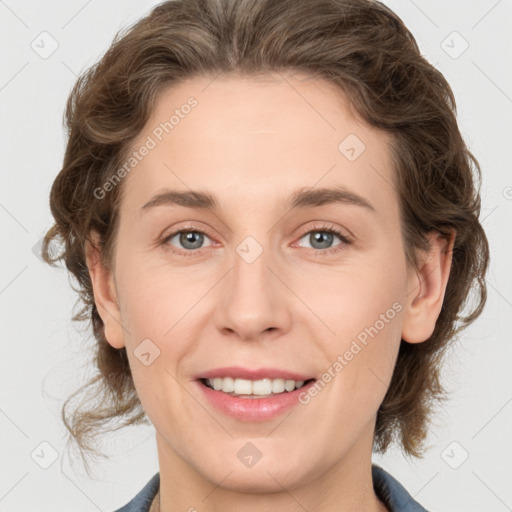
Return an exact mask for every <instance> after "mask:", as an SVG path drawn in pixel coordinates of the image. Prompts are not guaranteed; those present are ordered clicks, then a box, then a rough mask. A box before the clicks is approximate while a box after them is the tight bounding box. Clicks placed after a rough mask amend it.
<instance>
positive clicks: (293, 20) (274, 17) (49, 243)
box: [43, 0, 489, 465]
mask: <svg viewBox="0 0 512 512" xmlns="http://www.w3.org/2000/svg"><path fill="white" fill-rule="evenodd" d="M289 70H294V71H302V72H306V73H307V74H308V75H310V76H312V77H318V78H322V79H326V80H328V81H330V82H332V83H334V84H336V85H337V86H338V87H339V89H340V90H342V91H343V92H344V93H345V94H346V95H347V96H348V98H349V99H350V101H351V104H352V105H353V107H354V108H355V110H356V111H357V113H358V114H359V115H360V116H361V117H362V118H363V119H364V120H365V121H366V122H367V123H369V124H370V125H372V126H375V127H377V128H379V129H381V130H384V131H385V132H387V133H389V134H390V135H391V136H392V145H391V147H390V151H391V155H392V158H393V162H394V167H395V173H396V178H397V179H396V182H397V191H398V194H399V199H400V214H401V223H402V224H401V228H402V233H403V239H404V244H405V247H406V255H407V261H408V263H409V264H410V265H416V264H417V262H416V260H415V256H414V254H415V249H416V248H423V249H425V248H426V247H427V246H426V237H425V235H426V234H427V233H429V232H430V231H432V230H436V231H438V232H440V233H442V234H444V235H446V236H448V235H449V234H450V232H452V231H455V233H456V237H455V244H454V246H453V254H452V256H453V260H452V267H451V273H450V277H449V281H448V284H447V289H446V294H445V298H444V302H443V306H442V310H441V313H440V315H439V318H438V320H437V323H436V325H435V329H434V332H433V334H432V336H431V337H430V338H429V339H428V341H426V342H424V343H418V344H410V343H406V342H404V341H403V340H402V342H401V346H400V350H399V354H398V359H397V362H396V367H395V370H394V373H393V377H392V380H391V384H390V387H389V389H388V391H387V394H386V396H385V398H384V401H383V402H382V405H381V406H380V408H379V411H378V415H377V422H376V429H375V437H374V450H375V451H377V452H381V453H382V452H384V451H385V450H386V449H387V447H388V446H389V445H390V443H391V442H394V441H397V442H398V443H399V444H400V445H401V447H402V449H403V450H404V452H405V453H406V454H407V455H411V456H416V457H420V456H421V455H422V453H423V451H424V441H425V438H426V435H427V432H428V424H429V417H430V415H431V413H432V411H433V406H434V404H435V403H436V402H437V401H441V400H444V399H445V398H446V392H445V390H444V389H443V387H442V385H441V383H440V373H439V372H440V363H441V359H442V356H443V354H444V351H445V349H446V347H447V345H448V344H449V343H450V341H452V340H454V339H455V335H456V334H457V333H459V331H460V330H461V329H463V328H465V327H466V326H467V325H469V324H470V323H471V322H472V321H473V320H474V319H475V318H476V317H477V316H478V315H479V314H480V313H481V311H482V309H483V307H484V304H485V301H486V296H487V294H486V284H485V273H486V271H487V267H488V263H489V247H488V242H487V238H486V236H485V233H484V230H483V228H482V226H481V224H480V222H479V220H478V218H479V215H480V195H479V188H480V180H481V170H480V166H479V164H478V161H477V160H476V159H475V157H474V156H473V155H472V153H471V152H470V151H469V150H468V149H467V147H466V145H465V142H464V140H463V138H462V135H461V133H460V132H459V129H458V126H457V121H456V104H455V98H454V95H453V92H452V90H451V88H450V86H449V84H448V83H447V81H446V79H445V78H444V76H443V75H442V74H441V73H440V72H439V71H438V70H437V69H436V68H434V67H433V66H432V65H431V64H430V63H428V62H427V61H426V59H425V58H424V57H422V55H421V54H420V50H419V48H418V45H417V43H416V41H415V39H414V37H413V35H412V34H411V33H410V31H409V30H408V29H407V28H406V27H405V25H404V23H403V22H402V20H401V19H400V18H399V17H398V16H397V15H396V14H394V13H393V12H392V11H391V10H390V9H389V8H388V7H386V6H385V5H383V4H382V3H380V2H378V1H373V0H279V1H276V0H171V1H167V2H164V3H162V4H160V5H158V6H156V7H155V8H154V9H153V10H152V11H151V12H150V14H149V15H147V16H146V17H144V18H143V19H141V20H140V21H138V22H137V23H135V24H134V25H133V26H131V27H129V28H127V29H125V30H124V31H121V32H119V33H118V34H116V36H115V38H114V40H113V42H112V44H111V46H110V48H109V49H108V51H107V52H106V53H105V55H104V56H103V57H102V58H101V60H100V61H99V62H97V63H96V64H95V65H94V66H92V67H91V68H89V69H88V70H86V71H85V72H84V73H83V74H82V75H81V76H80V77H79V78H78V80H77V82H76V84H75V86H74V88H73V90H72V92H71V94H70V97H69V99H68V102H67V109H66V114H65V123H66V128H67V135H68V142H67V148H66V152H65V156H64V161H63V167H62V169H61V171H60V173H59V174H58V176H57V177H56V179H55V182H54V183H53V186H52V189H51V195H50V207H51V211H52V214H53V217H54V218H55V224H54V225H53V226H52V227H51V228H50V229H49V230H48V232H47V233H46V235H45V238H44V243H43V256H44V258H45V260H46V261H47V262H48V263H50V264H52V265H54V264H55V262H56V261H58V260H64V262H65V264H66V267H67V269H68V270H69V272H70V273H71V274H72V275H73V276H74V278H76V280H77V281H78V287H76V288H75V289H76V291H77V292H78V294H79V299H78V301H77V305H81V308H80V310H79V311H78V313H75V314H74V316H73V320H80V321H89V320H90V321H91V324H92V330H93V334H94V365H95V368H97V370H98V373H97V375H96V376H94V378H93V379H92V380H90V381H89V382H88V383H87V384H86V385H85V386H84V387H82V388H80V389H78V390H77V391H76V392H75V393H73V394H72V395H71V396H70V397H69V398H68V399H67V400H66V401H65V403H64V405H63V407H62V418H63V421H64V424H65V425H66V427H67V429H68V430H69V432H70V434H71V436H72V438H73V439H74V440H75V441H76V443H77V444H78V446H79V448H80V453H81V455H82V457H83V456H84V453H85V452H87V455H92V456H95V455H101V456H103V455H102V454H100V453H98V452H97V451H96V450H95V448H94V444H95V443H94V442H93V440H94V439H95V438H96V437H97V436H98V435H99V434H100V429H101V428H103V429H104V431H112V430H114V429H113V428H112V427H109V424H110V422H111V421H112V420H114V419H121V420H122V421H121V424H120V425H119V426H118V427H117V428H116V429H115V430H117V429H118V428H121V427H124V426H127V425H135V424H140V423H149V421H148V419H147V416H146V415H145V412H144V410H143V409H142V406H141V403H140V401H139V398H138V395H137V392H136V389H135V387H134V383H133V379H132V375H131V371H130V367H129V364H128V359H127V355H126V349H125V348H122V349H119V350H118V349H115V348H113V347H112V346H111V345H110V344H109V343H108V342H107V341H106V339H105V336H104V327H103V322H102V320H101V318H100V316H99V314H98V311H97V309H96V306H95V303H94V298H93V290H92V285H91V280H90V277H89V272H88V269H87V266H86V260H85V253H84V247H85V241H86V240H90V234H91V231H92V230H94V231H96V232H97V233H98V234H99V235H100V242H99V246H100V249H101V257H102V261H103V263H104V264H105V265H106V266H107V267H110V262H111V261H112V254H113V250H114V246H115V239H116V230H117V226H118V207H119V201H120V193H121V190H122V183H121V184H120V185H119V186H117V187H115V188H114V189H113V190H112V191H111V192H110V193H109V194H107V195H106V197H104V198H102V199H99V198H97V197H96V195H95V194H94V190H95V189H97V188H98V187H101V185H102V184H104V183H106V182H107V181H109V179H111V178H112V176H113V175H114V174H115V172H116V169H118V168H119V166H120V165H121V163H122V162H123V161H124V159H125V155H126V154H127V151H128V149H129V148H130V143H131V142H132V141H133V140H134V139H135V137H136V136H137V135H138V134H139V132H140V130H141V129H142V127H143V126H144V125H145V123H146V121H147V119H148V117H149V116H150V114H151V112H152V109H153V107H154V105H155V101H156V98H157V96H158V93H159V92H160V91H162V90H163V89H164V88H166V87H169V86H172V85H173V84H174V85H175V84H178V83H179V82H181V81H183V80H185V79H188V78H191V77H194V76H212V77H215V76H217V75H219V74H224V75H228V74H240V75H244V76H254V75H256V74H265V73H270V72H276V71H277V72H279V71H289ZM477 179H478V183H477ZM53 242H59V251H57V252H54V251H53V250H52V249H51V248H52V247H53ZM473 292H475V293H474V298H475V301H474V303H473V304H469V302H471V301H470V300H469V299H470V295H472V294H473ZM471 306H472V307H471ZM463 313H465V314H463ZM77 396H83V397H84V398H83V400H82V401H81V403H80V404H79V405H77V406H75V407H72V410H71V414H68V407H69V406H70V404H71V403H72V399H74V398H76V397H77ZM69 440H71V439H68V442H69ZM84 462H86V460H85V458H84ZM86 465H87V462H86Z"/></svg>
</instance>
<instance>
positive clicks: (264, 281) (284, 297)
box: [215, 239, 293, 341]
mask: <svg viewBox="0 0 512 512" xmlns="http://www.w3.org/2000/svg"><path fill="white" fill-rule="evenodd" d="M262 249H263V247H261V245H259V244H258V242H256V241H255V240H254V239H253V240H252V241H249V242H248V243H247V244H246V245H244V243H242V244H240V246H238V247H237V251H236V252H235V254H234V255H233V256H234V257H233V259H232V262H233V265H232V268H231V270H230V271H229V272H228V274H227V275H226V276H225V278H224V279H223V280H222V283H221V286H219V287H218V291H217V293H218V300H217V305H216V308H215V321H216V325H217V328H218V329H219V330H221V331H223V333H224V334H227V335H230V336H236V337H238V338H239V339H240V340H244V341H251V340H259V339H261V338H262V337H264V336H270V334H269V333H273V334H272V337H276V336H278V335H279V334H282V333H283V332H286V331H287V330H289V329H290V325H291V316H292V315H291V311H290V301H291V300H292V297H293V294H292V293H291V291H290V290H289V288H287V286H286V284H285V281H286V279H285V278H284V276H283V275H280V274H282V271H281V270H280V269H279V266H278V265H277V264H276V263H275V262H273V261H272V258H271V257H270V256H269V254H268V253H269V251H267V250H262ZM255 251H256V253H255ZM261 251H262V252H261ZM259 252H261V253H260V254H259V255H257V254H258V253H259ZM251 253H252V254H251ZM256 255H257V257H256V258H255V259H253V258H254V256H256Z"/></svg>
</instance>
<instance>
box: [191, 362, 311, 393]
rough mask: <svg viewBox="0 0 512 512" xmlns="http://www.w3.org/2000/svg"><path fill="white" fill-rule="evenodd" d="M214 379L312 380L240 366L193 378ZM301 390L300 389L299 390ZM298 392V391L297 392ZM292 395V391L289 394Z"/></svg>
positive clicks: (207, 372)
mask: <svg viewBox="0 0 512 512" xmlns="http://www.w3.org/2000/svg"><path fill="white" fill-rule="evenodd" d="M215 377H232V378H233V379H236V378H238V379H247V380H261V379H287V380H295V381H298V380H304V381H306V380H309V379H314V378H315V377H314V376H312V375H302V374H300V373H296V372H293V371H288V370H281V369H279V368H243V367H241V366H227V367H224V368H215V369H214V370H209V371H206V372H203V373H200V374H198V375H196V376H195V377H193V378H194V379H196V380H199V379H214V378H215ZM301 389H302V388H301ZM299 391H300V390H299ZM291 393H293V391H292V392H291Z"/></svg>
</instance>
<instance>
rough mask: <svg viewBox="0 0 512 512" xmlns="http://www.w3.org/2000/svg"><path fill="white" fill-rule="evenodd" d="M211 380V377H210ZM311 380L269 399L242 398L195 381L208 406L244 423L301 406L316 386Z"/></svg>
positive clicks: (277, 414) (271, 417)
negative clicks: (302, 394) (300, 398)
mask: <svg viewBox="0 0 512 512" xmlns="http://www.w3.org/2000/svg"><path fill="white" fill-rule="evenodd" d="M209 378H211V377H209ZM315 382H316V380H311V381H310V382H308V383H307V384H305V385H304V386H302V387H301V388H299V389H295V390H294V391H289V392H286V391H285V392H283V393H279V394H276V395H274V396H270V397H268V398H240V397H236V396H231V395H228V394H227V393H224V392H222V391H215V390H214V389H211V388H209V387H207V386H206V385H205V384H204V383H203V382H202V381H201V380H195V381H193V384H194V385H196V386H197V387H198V388H199V390H200V393H202V394H203V396H204V397H205V398H206V400H207V402H208V404H209V405H210V406H212V407H213V408H215V409H216V410H217V411H219V412H221V413H222V414H225V415H227V416H230V417H232V418H235V419H237V420H239V421H244V422H250V423H255V422H262V421H267V420H271V419H273V418H276V417H278V416H280V415H282V414H283V413H285V412H286V411H288V410H289V409H291V408H292V407H296V406H298V405H299V396H300V394H301V393H303V392H307V391H308V389H309V388H310V387H311V386H313V385H314V384H315Z"/></svg>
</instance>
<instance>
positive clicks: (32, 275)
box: [0, 0, 512, 512]
mask: <svg viewBox="0 0 512 512" xmlns="http://www.w3.org/2000/svg"><path fill="white" fill-rule="evenodd" d="M156 3H157V2H154V1H150V0H145V1H141V0H109V1H101V2H100V1H99V0H89V1H85V0H69V1H67V2H62V1H61V2H58V1H56V0H50V1H46V2H36V1H35V0H5V1H2V0H0V38H1V49H2V50H1V52H2V53H1V56H2V58H1V65H0V108H1V111H0V141H1V144H2V152H1V156H0V169H1V180H2V181H1V187H0V233H1V234H2V242H1V244H2V251H1V270H0V314H1V324H0V325H1V335H2V341H1V346H2V357H1V358H0V365H1V386H0V432H2V436H1V437H0V461H1V469H0V511H4V512H5V511H17V512H24V511H29V510H30V511H32V510H38V511H50V510H52V511H60V510H73V511H77V512H78V511H83V512H86V511H95V510H101V511H108V510H113V509H115V508H117V507H119V506H121V505H122V504H124V503H125V502H127V501H128V500H129V499H131V498H132V497H133V496H134V495H135V494H136V493H137V492H138V491H139V490H140V489H141V488H142V486H143V485H144V484H145V483H146V482H147V481H148V480H149V478H150V477H151V476H152V475H153V474H154V473H156V472H157V471H158V459H157V455H156V447H155V443H154V429H153V427H152V426H151V427H143V428H131V429H126V430H125V431H124V432H123V431H121V432H118V433H116V434H115V435H113V436H111V437H109V438H108V439H106V440H105V449H106V450H107V453H108V454H109V455H110V456H111V459H110V460H109V461H107V462H101V463H99V465H98V466H97V468H96V470H97V473H96V475H97V479H90V478H88V477H87V476H86V475H85V473H84V472H79V471H78V469H77V471H74V470H73V468H72V467H71V465H70V462H69V459H68V457H67V454H66V452H64V437H63V436H64V434H65V429H64V427H63V425H62V424H61V422H60V406H61V404H62V401H63V400H64V399H65V398H66V397H67V396H69V395H70V394H71V392H72V391H74V390H75V389H76V388H77V387H78V386H79V385H80V384H81V383H83V382H85V378H86V377H87V376H89V375H90V374H91V371H90V370H88V369H87V367H86V366H85V367H84V366H83V365H84V363H87V361H88V359H87V357H88V355H87V352H86V351H85V350H84V349H83V345H84V344H83V338H84V335H83V334H81V333H80V331H79V330H77V328H76V327H75V326H73V325H72V323H71V321H70V317H71V313H72V307H73V304H74V302H75V294H74V292H73V291H72V290H71V288H70V286H69V283H68V278H67V275H66V272H65V271H64V270H59V269H52V268H50V267H48V266H47V265H45V264H44V263H43V262H42V261H41V260H40V259H39V258H38V257H37V248H38V244H39V242H40V239H41V236H42V235H43V233H44V232H45V230H46V229H47V228H48V227H49V226H50V225H51V220H52V219H51V215H50V211H49V206H48V194H49V191H50V186H51V183H52V181H53V179H54V178H55V176H56V174H57V172H58V171H59V169H60V166H61V163H62V157H63V152H64V147H65V136H64V132H63V129H62V114H63V111H64V106H65V102H66V99H67V95H68V93H69V91H70V90H71V87H72V85H73V84H74V82H75V80H76V77H77V75H78V74H79V73H80V72H81V71H82V70H83V69H84V68H86V67H88V66H90V65H91V64H93V63H94V62H95V61H96V60H97V59H98V58H99V57H100V56H101V55H102V54H103V52H104V51H105V50H106V49H107V48H108V46H109V44H110V42H111V40H112V38H113V36H114V34H115V33H116V32H117V31H118V30H119V29H120V28H122V27H124V26H126V25H127V24H128V23H131V22H133V21H135V20H137V19H138V18H140V17H141V16H142V15H144V14H145V13H146V12H147V11H148V10H149V9H150V8H151V7H152V6H153V5H156ZM385 3H386V4H387V5H389V6H390V7H391V8H392V9H393V10H395V12H397V13H398V15H399V16H401V17H402V19H403V20H404V21H405V23H406V25H407V26H408V27H409V28H410V29H411V31H412V32H413V34H414V35H415V37H416V39H417V41H418V44H419V45H420V48H421V49H422V52H423V53H424V54H425V55H426V56H427V58H428V59H429V60H430V61H431V62H432V63H433V64H434V65H436V66H437V67H438V68H439V69H440V70H441V71H442V72H443V74H444V75H445V76H446V78H447V79H448V81H449V82H450V84H451V85H452V87H453V90H454V92H455V96H456V99H457V104H458V111H459V123H460V128H461V131H462V133H463V135H464V138H465V140H466V141H467V143H468V145H469V146H470V148H471V150H472V151H473V152H474V154H475V155H476V157H477V158H478V159H479V161H480V163H481V165H482V169H483V174H484V180H483V185H482V200H483V212H482V218H483V219H484V220H483V225H484V227H485V229H486V232H487V235H488V237H489V241H490V245H491V251H492V262H491V268H490V272H489V275H488V280H487V282H488V287H489V298H488V304H487V307H486V309H485V311H484V313H483V315H482V316H481V317H480V318H479V319H478V321H477V322H476V323H475V324H474V325H473V326H472V327H471V328H470V329H469V330H467V331H466V333H465V334H464V335H463V337H462V339H461V341H460V342H459V343H458V344H457V345H456V348H455V350H452V351H450V353H449V357H448V359H447V361H446V366H445V369H444V377H445V384H446V385H447V387H448V389H449V390H450V391H451V400H450V401H449V402H448V403H447V404H446V406H445V407H444V408H443V409H442V410H441V411H440V412H439V414H438V415H437V419H436V425H435V426H434V427H433V429H432V430H431V433H430V436H429V446H430V449H429V451H428V452H427V455H426V457H425V458H424V459H423V460H417V461H415V460H412V461H408V460H406V459H405V458H404V457H403V456H402V455H401V453H400V452H399V451H398V450H397V449H393V450H390V451H389V452H388V453H387V454H386V456H384V457H375V461H376V462H378V463H381V464H382V465H383V466H384V467H385V468H386V469H387V470H388V471H390V472H391V473H392V474H393V475H394V476H395V477H396V478H398V479H399V480H400V481H401V482H402V483H403V484H404V485H405V486H406V488H407V489H408V490H409V491H410V493H411V494H412V495H413V496H415V497H416V499H418V500H419V501H420V502H421V503H422V504H423V505H424V506H425V507H427V508H428V509H430V510H431V511H438V512H448V511H450V512H454V511H464V512H471V511H481V510H485V511H486V512H492V511H496V512H501V511H506V510H512V486H511V477H512V472H511V470H510V460H512V447H511V443H510V433H511V427H512V403H511V402H512V386H511V379H510V362H511V357H510V356H511V355H512V344H511V340H510V330H509V326H510V321H509V319H510V317H511V315H512V272H511V270H510V254H511V236H510V227H509V226H510V224H511V221H512V173H511V171H510V165H511V164H510V148H511V142H512V141H511V133H512V73H511V67H510V61H511V50H512V39H511V36H510V31H511V29H512V1H511V0H500V1H496V0H471V1H464V0H452V1H451V2H447V1H445V0H435V1H432V0H429V1H426V0H415V1H412V0H400V1H399V0H386V1H385ZM44 31H46V32H48V33H49V34H50V35H51V38H53V39H54V40H55V41H56V42H57V43H58V48H57V49H56V51H55V52H54V53H53V54H52V55H50V56H48V57H47V58H42V57H41V56H40V55H39V54H38V53H36V51H34V49H32V47H31V45H32V44H33V45H34V46H35V47H36V48H38V51H39V52H40V53H41V52H43V51H48V50H49V49H51V44H52V40H51V38H50V37H49V36H47V35H42V36H41V35H40V34H41V33H42V32H44ZM454 31H456V32H457V33H458V34H460V36H459V35H457V34H455V35H454V34H453V32H454ZM44 38H46V39H44ZM443 41H444V42H443ZM464 41H467V43H468V44H469V47H468V49H467V50H466V51H465V52H464V53H462V54H461V55H459V53H460V52H461V51H462V50H463V49H464V45H465V43H464ZM33 42H34V43H33ZM43 56H45V57H46V55H43ZM455 57H456V58H455ZM43 442H46V443H49V444H50V445H51V446H52V447H53V449H54V450H55V451H56V452H57V453H56V457H58V459H57V460H55V462H54V463H53V464H51V465H50V466H49V467H48V468H47V469H43V468H42V467H41V465H45V464H49V463H50V462H51V461H52V450H51V448H49V447H48V445H46V444H44V445H40V444H41V443H43ZM452 443H454V444H452ZM466 456H467V460H464V458H465V457H466ZM59 459H60V460H59ZM455 468H456V469H455ZM194 506H196V508H197V509H198V510H199V511H200V510H201V502H200V498H198V502H197V503H195V504H194Z"/></svg>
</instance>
